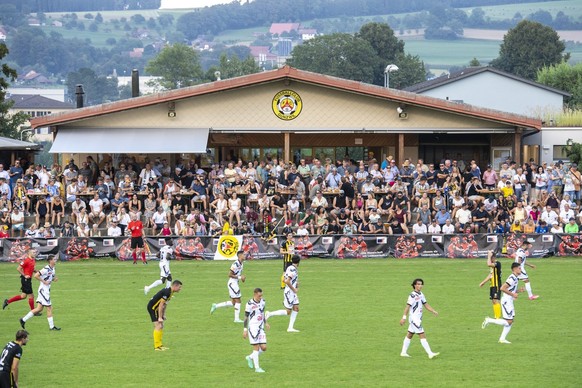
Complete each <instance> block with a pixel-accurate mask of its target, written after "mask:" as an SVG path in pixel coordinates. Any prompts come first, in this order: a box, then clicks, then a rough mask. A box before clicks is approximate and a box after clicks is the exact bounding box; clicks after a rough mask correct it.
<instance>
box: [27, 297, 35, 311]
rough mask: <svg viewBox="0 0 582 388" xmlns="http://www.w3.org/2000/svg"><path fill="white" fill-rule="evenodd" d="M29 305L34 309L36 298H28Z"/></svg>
mask: <svg viewBox="0 0 582 388" xmlns="http://www.w3.org/2000/svg"><path fill="white" fill-rule="evenodd" d="M28 305H29V306H30V309H31V310H34V298H33V297H29V298H28Z"/></svg>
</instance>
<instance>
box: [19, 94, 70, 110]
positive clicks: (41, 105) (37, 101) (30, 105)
mask: <svg viewBox="0 0 582 388" xmlns="http://www.w3.org/2000/svg"><path fill="white" fill-rule="evenodd" d="M8 100H12V101H14V105H13V106H12V109H73V108H74V107H75V106H74V105H73V104H68V103H66V102H61V101H57V100H53V99H52V98H48V97H44V96H41V95H38V94H12V95H11V96H10V97H9V98H8Z"/></svg>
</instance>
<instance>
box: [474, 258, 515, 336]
mask: <svg viewBox="0 0 582 388" xmlns="http://www.w3.org/2000/svg"><path fill="white" fill-rule="evenodd" d="M519 275H521V266H520V265H519V263H511V275H509V277H508V278H507V280H506V281H505V283H503V285H502V286H501V292H502V295H501V310H502V312H501V314H502V317H503V319H501V318H499V319H493V318H489V317H486V318H485V320H484V321H483V324H481V328H483V329H484V328H486V327H487V325H488V324H490V323H493V324H495V325H500V326H503V331H502V332H501V337H499V343H500V344H510V343H511V342H509V341H508V340H507V339H506V337H507V334H509V331H510V330H511V324H512V323H513V319H514V318H515V308H514V307H513V300H514V299H517V293H518V292H522V291H523V290H521V289H518V288H517V284H518V282H519V280H518V278H519Z"/></svg>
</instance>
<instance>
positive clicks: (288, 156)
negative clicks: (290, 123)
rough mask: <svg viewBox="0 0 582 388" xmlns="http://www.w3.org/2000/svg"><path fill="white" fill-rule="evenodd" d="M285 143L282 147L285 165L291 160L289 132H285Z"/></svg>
mask: <svg viewBox="0 0 582 388" xmlns="http://www.w3.org/2000/svg"><path fill="white" fill-rule="evenodd" d="M283 135H284V138H285V143H284V147H283V160H284V161H285V163H287V162H289V161H290V160H291V134H290V133H289V132H285V133H284V134H283Z"/></svg>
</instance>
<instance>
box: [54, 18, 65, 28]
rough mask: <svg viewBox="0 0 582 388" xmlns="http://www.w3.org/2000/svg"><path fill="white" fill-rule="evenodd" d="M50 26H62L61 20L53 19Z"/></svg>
mask: <svg viewBox="0 0 582 388" xmlns="http://www.w3.org/2000/svg"><path fill="white" fill-rule="evenodd" d="M52 26H53V27H62V26H63V22H61V21H59V20H55V21H54V22H52Z"/></svg>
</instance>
